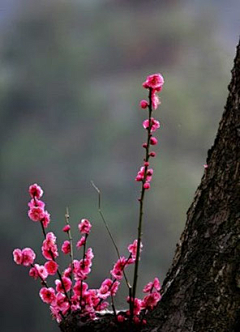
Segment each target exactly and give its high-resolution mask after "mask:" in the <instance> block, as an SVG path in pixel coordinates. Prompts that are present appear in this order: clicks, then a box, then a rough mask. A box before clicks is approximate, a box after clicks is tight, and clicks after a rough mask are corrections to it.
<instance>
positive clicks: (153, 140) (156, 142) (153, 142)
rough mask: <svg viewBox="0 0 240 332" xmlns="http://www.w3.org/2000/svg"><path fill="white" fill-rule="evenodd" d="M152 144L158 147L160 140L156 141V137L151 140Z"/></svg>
mask: <svg viewBox="0 0 240 332" xmlns="http://www.w3.org/2000/svg"><path fill="white" fill-rule="evenodd" d="M150 144H151V145H157V144H158V140H157V139H156V137H151V138H150Z"/></svg>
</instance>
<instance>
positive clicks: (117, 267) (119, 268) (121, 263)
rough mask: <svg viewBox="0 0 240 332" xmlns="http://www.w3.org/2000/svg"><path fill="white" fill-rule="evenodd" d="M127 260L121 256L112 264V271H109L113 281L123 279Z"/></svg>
mask: <svg viewBox="0 0 240 332" xmlns="http://www.w3.org/2000/svg"><path fill="white" fill-rule="evenodd" d="M127 263H128V260H127V259H126V258H125V257H124V256H122V257H120V258H119V259H118V260H117V262H116V263H115V264H114V266H113V269H112V270H111V271H110V273H111V275H112V276H113V278H114V279H117V280H121V279H122V277H123V270H124V268H125V266H126V265H127Z"/></svg>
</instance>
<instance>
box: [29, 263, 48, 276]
mask: <svg viewBox="0 0 240 332" xmlns="http://www.w3.org/2000/svg"><path fill="white" fill-rule="evenodd" d="M29 275H30V277H32V278H34V279H38V278H41V279H42V280H45V279H47V277H48V272H47V269H46V268H45V266H43V265H39V264H35V265H34V266H33V267H32V268H31V269H30V271H29Z"/></svg>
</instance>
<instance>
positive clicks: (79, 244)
mask: <svg viewBox="0 0 240 332" xmlns="http://www.w3.org/2000/svg"><path fill="white" fill-rule="evenodd" d="M84 244H86V237H85V236H82V237H81V239H80V240H79V241H78V242H77V244H76V247H77V248H78V249H80V248H81V247H82V246H83V245H84Z"/></svg>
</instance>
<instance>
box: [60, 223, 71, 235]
mask: <svg viewBox="0 0 240 332" xmlns="http://www.w3.org/2000/svg"><path fill="white" fill-rule="evenodd" d="M70 229H71V227H70V225H68V224H67V225H65V226H64V227H63V229H62V230H63V232H66V233H67V232H69V231H70Z"/></svg>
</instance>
